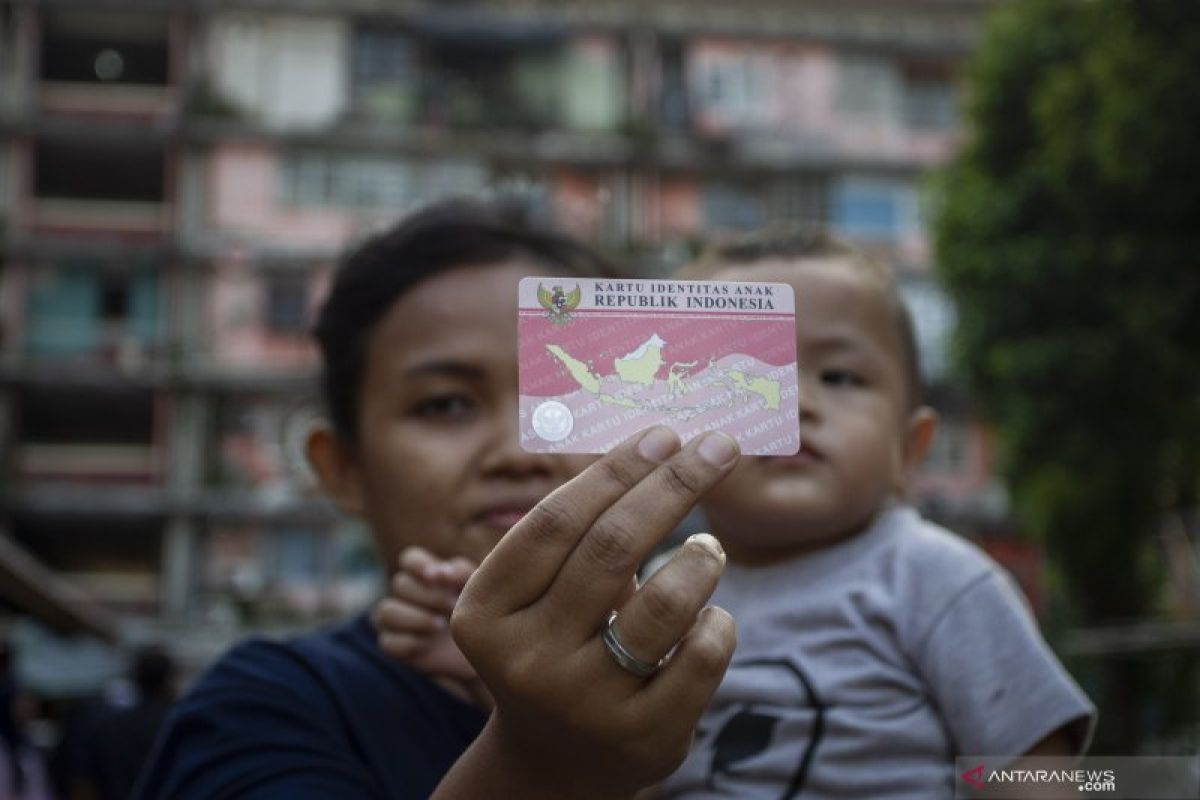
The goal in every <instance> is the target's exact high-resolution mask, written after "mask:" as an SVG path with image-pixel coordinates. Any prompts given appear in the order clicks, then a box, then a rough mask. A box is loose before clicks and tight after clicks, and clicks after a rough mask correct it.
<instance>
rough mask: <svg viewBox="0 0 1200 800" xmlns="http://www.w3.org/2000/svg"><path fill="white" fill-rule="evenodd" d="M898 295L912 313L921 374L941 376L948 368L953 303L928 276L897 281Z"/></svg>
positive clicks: (935, 378)
mask: <svg viewBox="0 0 1200 800" xmlns="http://www.w3.org/2000/svg"><path fill="white" fill-rule="evenodd" d="M900 294H901V295H902V296H903V298H904V302H905V305H907V306H908V310H909V313H910V314H911V315H912V320H913V327H914V328H915V329H916V330H915V333H916V338H917V350H918V351H919V352H920V354H921V373H922V376H923V377H924V378H925V379H926V381H929V382H933V381H937V380H939V379H941V378H943V377H945V375H946V373H947V371H948V369H949V357H948V354H949V344H950V337H951V336H952V335H953V332H954V325H955V316H954V306H953V305H951V303H950V300H949V298H947V297H946V294H945V292H943V291H942V289H941V288H940V287H939V286H938V285H937V284H936V283H934V282H933V281H932V280H929V279H912V280H904V281H901V282H900Z"/></svg>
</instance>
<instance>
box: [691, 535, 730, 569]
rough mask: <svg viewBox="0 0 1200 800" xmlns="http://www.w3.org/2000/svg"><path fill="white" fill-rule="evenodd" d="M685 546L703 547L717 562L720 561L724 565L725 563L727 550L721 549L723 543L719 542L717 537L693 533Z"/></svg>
mask: <svg viewBox="0 0 1200 800" xmlns="http://www.w3.org/2000/svg"><path fill="white" fill-rule="evenodd" d="M684 544H694V545H696V546H697V547H703V548H704V549H705V550H707V551H708V552H709V553H711V554H712V556H713V557H714V558H715V559H717V561H720V562H721V563H722V564H724V563H725V548H723V547H721V543H720V542H719V541H717V537H715V536H713V535H712V534H711V533H693V534H692V535H691V536H689V537H688V538H687V541H685V542H684Z"/></svg>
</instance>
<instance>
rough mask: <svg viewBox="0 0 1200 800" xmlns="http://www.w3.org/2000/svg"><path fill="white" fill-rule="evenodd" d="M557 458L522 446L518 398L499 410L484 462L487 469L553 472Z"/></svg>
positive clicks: (521, 473)
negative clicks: (532, 451) (530, 450)
mask: <svg viewBox="0 0 1200 800" xmlns="http://www.w3.org/2000/svg"><path fill="white" fill-rule="evenodd" d="M554 459H555V456H553V455H551V454H548V453H531V452H529V451H527V450H526V449H525V448H523V447H522V446H521V425H520V419H519V418H518V406H517V403H516V401H515V398H514V401H513V402H512V403H504V404H502V407H500V408H498V409H497V410H496V412H495V416H494V418H493V430H492V435H491V436H490V437H489V442H488V448H487V453H485V454H484V458H483V462H482V467H483V469H484V470H485V471H488V472H493V473H502V474H506V475H511V476H526V475H549V474H551V473H552V472H553V471H554Z"/></svg>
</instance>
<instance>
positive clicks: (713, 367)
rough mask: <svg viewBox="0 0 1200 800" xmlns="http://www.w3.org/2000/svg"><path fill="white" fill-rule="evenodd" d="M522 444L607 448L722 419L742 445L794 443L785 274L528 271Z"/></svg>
mask: <svg viewBox="0 0 1200 800" xmlns="http://www.w3.org/2000/svg"><path fill="white" fill-rule="evenodd" d="M519 291H520V295H519V302H518V306H519V311H518V314H519V321H518V334H517V338H518V355H519V358H520V394H521V410H520V422H521V446H522V447H524V448H525V449H526V450H529V451H533V452H538V453H604V452H607V451H608V450H610V449H612V448H613V447H614V446H615V445H617V444H619V443H620V442H622V441H624V440H625V439H626V438H628V437H629V436H630V435H631V434H633V433H635V432H637V431H639V430H642V429H643V428H647V427H650V426H651V425H660V424H661V425H668V426H670V427H671V428H673V429H675V430H676V431H677V432H678V433H679V435H680V438H682V439H683V440H684V441H685V442H686V441H687V440H688V439H690V438H692V437H693V436H696V435H697V434H699V433H701V432H703V431H710V430H720V431H724V432H725V433H728V434H729V435H731V436H733V437H734V438H735V439H737V440H738V443H739V444H740V445H741V448H742V452H743V453H745V454H747V455H781V456H782V455H794V454H795V453H796V452H797V451H798V450H799V449H800V428H799V422H798V419H797V417H798V411H799V407H798V404H797V402H796V398H797V385H796V311H795V297H794V295H793V293H792V287H791V286H788V285H787V284H785V283H750V282H745V283H742V282H731V281H670V280H619V281H615V280H607V279H595V278H525V279H523V280H522V281H521V287H520V290H519Z"/></svg>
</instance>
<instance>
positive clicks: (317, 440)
mask: <svg viewBox="0 0 1200 800" xmlns="http://www.w3.org/2000/svg"><path fill="white" fill-rule="evenodd" d="M304 454H305V455H306V456H307V457H308V463H309V465H310V466H311V467H312V468H313V472H315V473H316V474H317V480H318V482H320V484H321V489H322V490H324V492H325V494H327V495H328V496H329V499H331V500H333V502H334V503H336V504H337V507H338V508H340V509H341V510H342V511H344V512H345V513H347V514H351V515H354V516H361V515H362V513H363V506H364V504H363V488H362V481H361V479H360V473H359V469H358V461H357V460H356V459H355V456H354V453H353V452H352V451H351V449H350V447H349V446H348V445H346V444H345V442H343V441H342V439H341V438H340V437H339V436H338V435H337V434H336V433H335V432H334V430H333V428H332V427H330V425H329V423H327V422H321V423H318V424H317V425H315V426H313V428H312V430H310V431H309V432H308V439H307V441H305V443H304Z"/></svg>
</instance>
